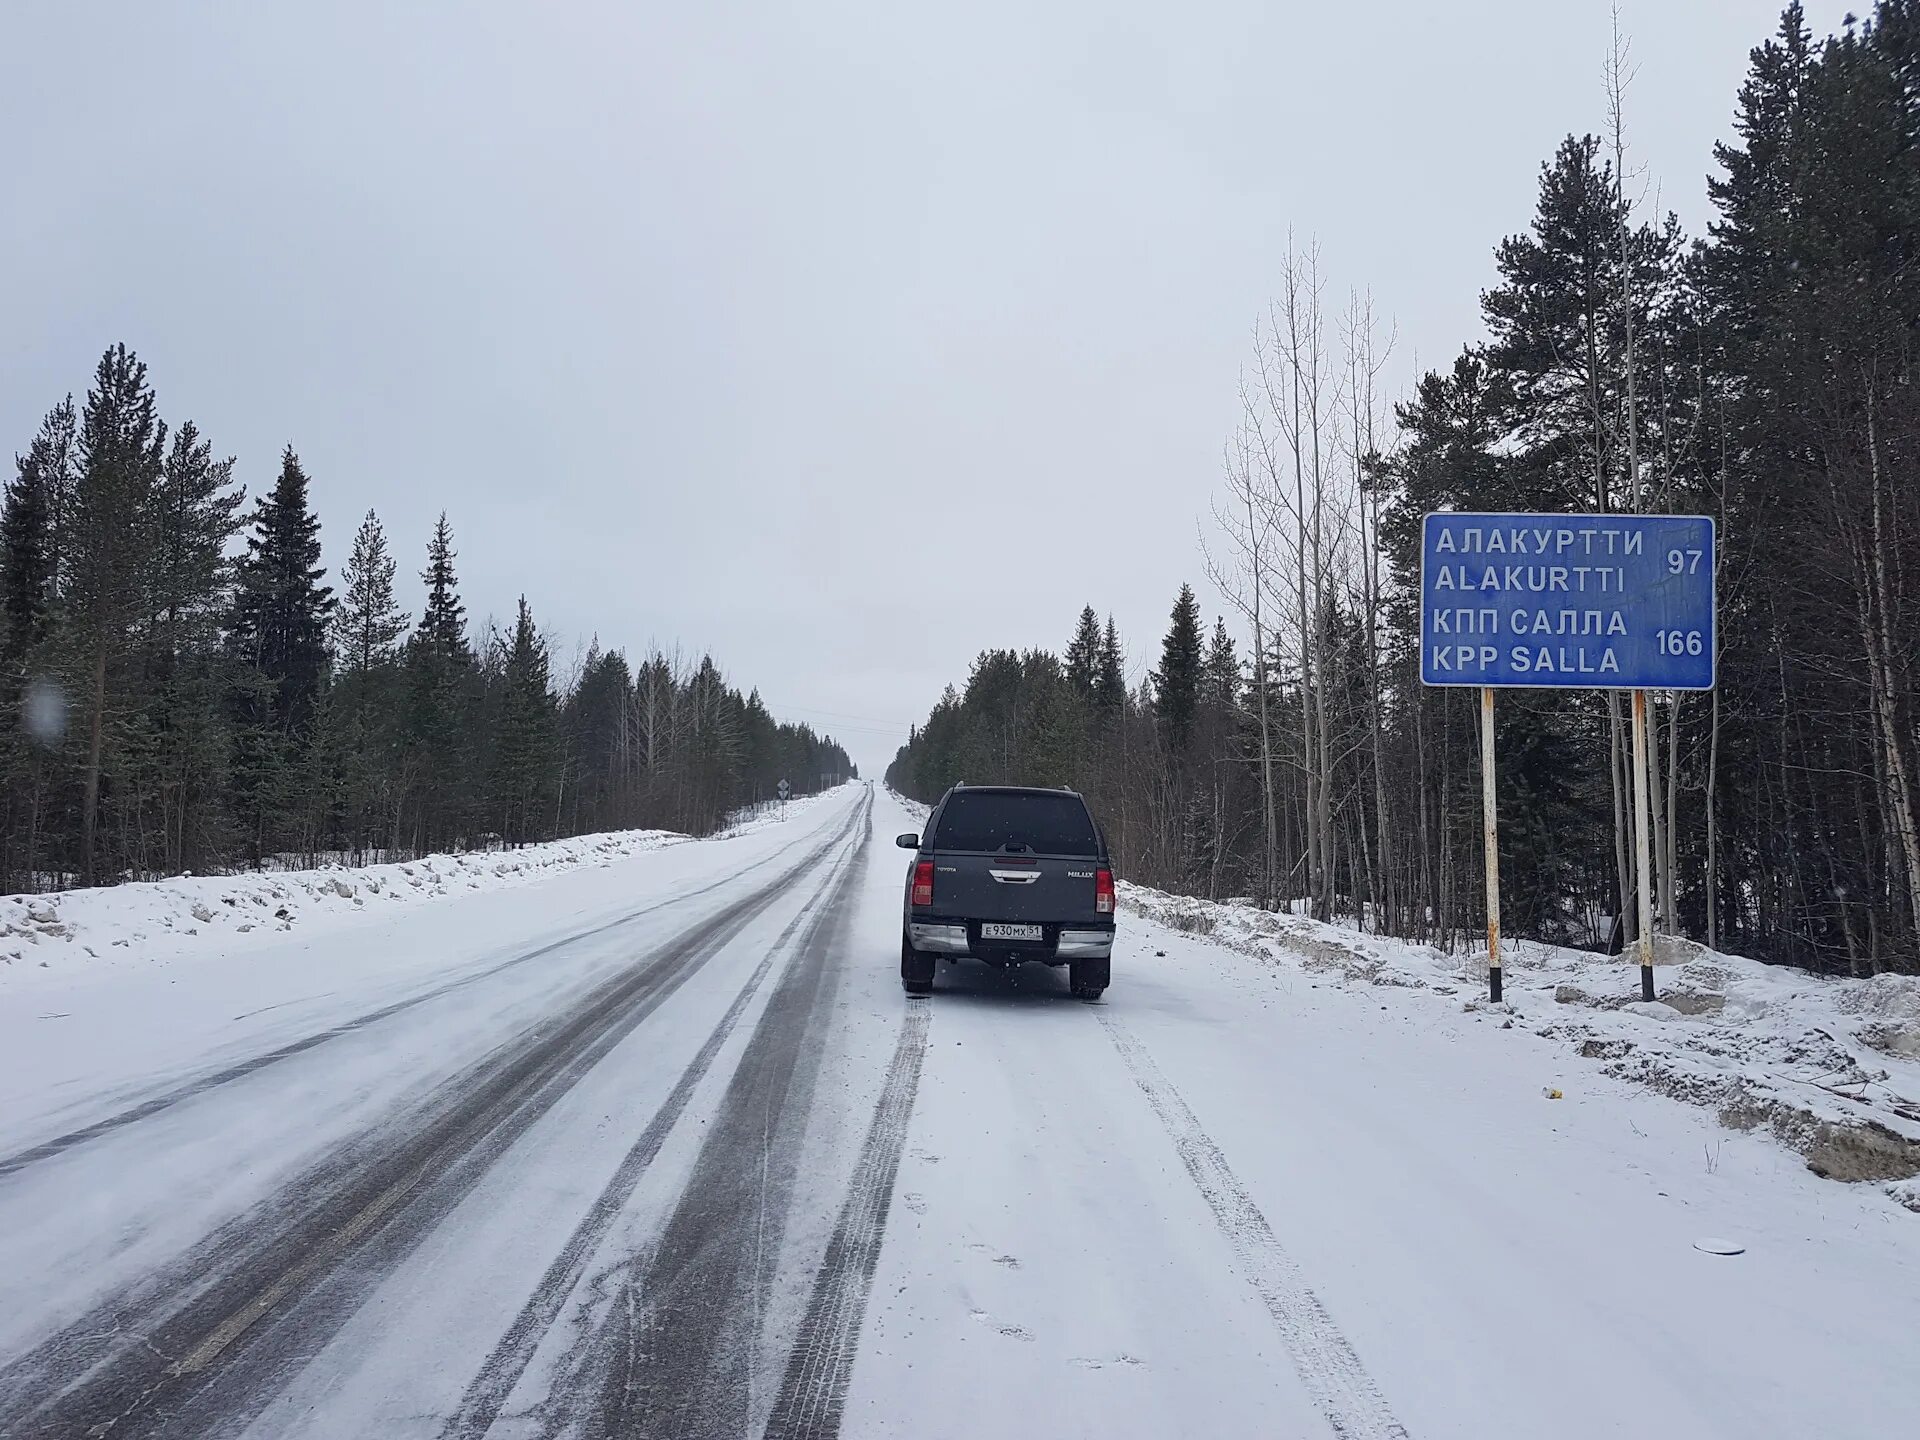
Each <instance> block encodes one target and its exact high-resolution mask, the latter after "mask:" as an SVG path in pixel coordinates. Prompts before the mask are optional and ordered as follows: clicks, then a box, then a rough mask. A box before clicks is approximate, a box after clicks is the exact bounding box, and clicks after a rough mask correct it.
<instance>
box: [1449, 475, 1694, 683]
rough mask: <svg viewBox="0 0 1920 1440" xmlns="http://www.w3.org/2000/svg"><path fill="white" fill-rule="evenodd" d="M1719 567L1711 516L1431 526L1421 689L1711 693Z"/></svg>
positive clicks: (1491, 519)
mask: <svg viewBox="0 0 1920 1440" xmlns="http://www.w3.org/2000/svg"><path fill="white" fill-rule="evenodd" d="M1713 562H1714V529H1713V520H1712V519H1711V518H1710V517H1708V516H1705V515H1463V514H1450V513H1434V514H1431V515H1428V516H1427V517H1426V521H1425V524H1424V525H1423V527H1422V536H1421V546H1420V678H1421V680H1422V681H1423V682H1425V683H1426V684H1428V685H1485V686H1494V687H1516V686H1539V687H1545V688H1553V689H1573V688H1597V689H1606V690H1711V689H1712V688H1713V680H1714V651H1715V648H1716V647H1715V644H1714V639H1715V636H1714V563H1713Z"/></svg>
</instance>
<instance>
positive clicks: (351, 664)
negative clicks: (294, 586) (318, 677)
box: [333, 510, 409, 676]
mask: <svg viewBox="0 0 1920 1440" xmlns="http://www.w3.org/2000/svg"><path fill="white" fill-rule="evenodd" d="M397 568H398V567H397V566H396V564H395V562H394V559H393V556H392V554H391V553H389V552H388V550H387V535H386V531H384V530H383V529H381V527H380V517H379V516H377V515H375V514H374V513H373V511H371V510H369V511H367V517H366V519H364V520H362V521H361V522H360V528H359V530H358V531H356V532H355V534H354V537H353V550H352V552H351V553H350V554H349V555H348V556H347V563H346V566H345V568H344V569H343V570H342V571H341V575H340V582H341V592H340V607H339V610H338V611H337V612H336V614H335V615H334V621H333V648H334V654H335V655H336V656H337V657H338V660H339V666H340V672H341V674H342V675H343V676H345V675H365V674H368V673H369V672H371V671H374V670H377V669H379V668H380V667H382V666H385V665H389V664H391V663H392V662H393V661H394V659H395V658H396V657H397V655H398V654H399V648H398V647H399V641H400V637H401V636H402V635H405V634H406V633H407V626H408V623H409V622H408V620H407V614H406V612H405V611H404V610H402V609H401V608H400V607H399V606H398V605H397V604H395V603H394V598H393V577H394V572H395V570H396V569H397Z"/></svg>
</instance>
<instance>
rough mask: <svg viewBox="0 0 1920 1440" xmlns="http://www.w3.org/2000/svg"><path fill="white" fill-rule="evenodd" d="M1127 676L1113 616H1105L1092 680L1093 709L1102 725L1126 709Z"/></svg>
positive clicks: (1118, 633)
mask: <svg viewBox="0 0 1920 1440" xmlns="http://www.w3.org/2000/svg"><path fill="white" fill-rule="evenodd" d="M1126 704H1127V675H1126V671H1125V670H1124V669H1123V668H1122V665H1121V658H1120V632H1119V631H1118V630H1116V629H1115V628H1114V624H1113V616H1111V615H1109V616H1107V628H1106V630H1105V631H1104V632H1102V634H1101V636H1100V660H1099V664H1098V666H1097V668H1096V670H1095V673H1094V679H1093V707H1094V710H1095V711H1096V712H1097V713H1098V714H1099V716H1100V717H1101V720H1102V722H1103V723H1105V722H1111V721H1112V720H1113V719H1115V718H1116V717H1118V716H1119V715H1120V713H1121V712H1122V711H1123V710H1124V709H1125V708H1126Z"/></svg>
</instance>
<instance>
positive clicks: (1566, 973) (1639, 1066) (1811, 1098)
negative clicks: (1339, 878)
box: [1120, 882, 1920, 1212]
mask: <svg viewBox="0 0 1920 1440" xmlns="http://www.w3.org/2000/svg"><path fill="white" fill-rule="evenodd" d="M1120 902H1121V905H1122V907H1123V908H1125V909H1127V910H1130V911H1132V912H1133V913H1135V914H1138V915H1142V916H1144V917H1146V918H1147V919H1150V920H1153V921H1156V922H1158V923H1159V924H1162V925H1165V926H1167V927H1168V928H1170V929H1173V930H1178V931H1183V932H1186V933H1188V934H1195V935H1201V936H1205V937H1208V938H1210V939H1212V940H1214V941H1216V942H1218V943H1220V944H1222V945H1224V946H1226V947H1228V948H1229V949H1231V950H1234V951H1237V952H1239V953H1240V954H1243V955H1248V956H1252V957H1254V958H1255V959H1258V960H1261V961H1263V962H1266V963H1269V964H1275V965H1292V966H1297V967H1299V968H1301V969H1303V970H1307V971H1314V972H1320V973H1325V974H1328V975H1331V976H1334V977H1336V978H1338V979H1340V980H1341V981H1343V982H1351V981H1363V982H1366V983H1368V984H1372V985H1378V986H1383V987H1393V988H1397V989H1400V990H1402V991H1405V992H1408V996H1409V998H1408V1000H1407V1002H1406V1003H1409V1004H1414V1003H1423V1002H1424V1003H1445V1004H1453V1005H1460V1006H1463V1007H1464V1008H1466V1009H1469V1010H1475V1009H1477V1010H1483V1011H1484V1010H1496V1009H1497V1010H1498V1011H1499V1012H1501V1013H1503V1014H1506V1015H1507V1016H1508V1017H1509V1018H1510V1020H1511V1022H1512V1023H1514V1024H1516V1025H1524V1026H1526V1027H1528V1028H1529V1029H1532V1030H1533V1031H1535V1033H1537V1034H1539V1035H1542V1036H1545V1037H1548V1038H1549V1039H1554V1040H1558V1041H1562V1042H1564V1043H1565V1044H1566V1045H1567V1046H1568V1047H1569V1048H1570V1049H1573V1050H1575V1051H1576V1052H1577V1053H1578V1054H1579V1055H1581V1056H1582V1057H1584V1058H1586V1059H1589V1060H1593V1061H1596V1062H1598V1063H1599V1064H1600V1065H1601V1067H1602V1068H1603V1069H1604V1070H1606V1071H1607V1073H1609V1074H1611V1075H1615V1076H1617V1077H1620V1078H1622V1079H1627V1080H1634V1081H1638V1082H1640V1083H1641V1084H1644V1085H1648V1086H1651V1087H1653V1088H1655V1089H1658V1090H1660V1091H1663V1092H1665V1093H1666V1094H1669V1095H1672V1096H1675V1097H1676V1098H1678V1099H1682V1100H1686V1101H1689V1102H1692V1103H1694V1104H1699V1105H1705V1106H1708V1107H1711V1108H1712V1109H1714V1110H1715V1111H1716V1112H1717V1113H1718V1115H1719V1118H1720V1120H1721V1122H1722V1123H1723V1124H1725V1125H1728V1126H1731V1127H1734V1128H1738V1129H1742V1130H1752V1129H1758V1128H1765V1129H1767V1130H1769V1131H1770V1132H1771V1133H1773V1134H1774V1135H1775V1136H1777V1137H1778V1138H1779V1139H1780V1140H1782V1141H1783V1142H1785V1143H1786V1144H1788V1145H1790V1146H1792V1147H1793V1148H1794V1149H1795V1150H1797V1151H1799V1152H1800V1154H1802V1155H1803V1156H1805V1157H1806V1160H1807V1165H1808V1168H1809V1169H1811V1170H1813V1171H1814V1172H1815V1173H1816V1174H1820V1175H1824V1176H1829V1177H1831V1178H1833V1179H1837V1180H1854V1181H1875V1182H1879V1183H1881V1184H1883V1185H1885V1186H1886V1189H1887V1193H1888V1194H1890V1195H1892V1196H1893V1197H1894V1198H1895V1199H1896V1200H1898V1201H1899V1202H1900V1203H1901V1204H1903V1205H1905V1206H1906V1207H1907V1208H1908V1209H1911V1210H1914V1211H1916V1212H1920V1178H1917V1177H1920V979H1917V978H1915V977H1912V976H1897V975H1881V976H1877V977H1875V978H1874V979H1871V980H1841V979H1830V978H1826V977H1823V976H1817V975H1808V974H1804V973H1802V972H1800V971H1797V970H1790V969H1787V968H1785V967H1782V966H1775V965H1764V964H1762V963H1760V962H1759V961H1757V960H1749V959H1747V958H1745V957H1743V956H1738V955H1725V954H1719V953H1717V952H1714V951H1711V950H1708V949H1706V948H1705V947H1704V946H1700V945H1696V944H1693V943H1692V942H1690V941H1685V940H1672V941H1666V940H1663V941H1662V942H1661V946H1660V947H1659V953H1657V955H1656V961H1657V971H1656V973H1657V975H1658V984H1659V994H1660V999H1659V1000H1656V1001H1653V1002H1651V1003H1646V1002H1642V1001H1641V1000H1640V998H1639V996H1640V985H1639V971H1638V968H1637V967H1636V966H1635V965H1633V964H1632V963H1631V962H1629V961H1623V960H1620V959H1618V958H1611V957H1608V956H1604V955H1595V954H1592V953H1591V952H1588V951H1583V950H1569V949H1564V948H1562V947H1560V946H1554V945H1543V944H1540V943H1537V942H1534V941H1511V940H1510V941H1507V942H1506V943H1505V944H1504V945H1503V946H1502V950H1501V959H1502V961H1503V963H1504V966H1505V970H1506V979H1505V986H1504V990H1505V996H1506V1003H1505V1004H1503V1005H1501V1006H1498V1007H1495V1006H1492V1005H1490V1004H1489V1003H1488V1001H1487V1000H1486V998H1485V990H1486V975H1487V957H1486V952H1485V951H1484V950H1479V951H1470V952H1467V953H1465V954H1457V955H1447V954H1444V953H1442V952H1441V951H1439V950H1436V949H1434V948H1432V947H1431V946H1427V945H1417V944H1412V943H1410V942H1407V941H1403V940H1395V939H1391V938H1388V937H1385V936H1378V935H1364V934H1361V933H1359V932H1357V931H1355V930H1351V929H1347V928H1344V927H1341V926H1336V925H1323V924H1320V923H1319V922H1317V921H1313V920H1309V919H1306V918H1304V917H1302V916H1298V915H1283V914H1274V913H1271V912H1268V911H1263V910H1258V909H1254V908H1253V907H1251V906H1249V905H1243V904H1232V903H1219V902H1213V901H1206V900H1196V899H1193V898H1191V897H1188V896H1181V895H1168V894H1164V893H1162V892H1160V891H1157V890H1149V889H1146V888H1145V887H1143V886H1139V885H1133V884H1128V883H1126V882H1122V883H1121V885H1120ZM1414 996H1418V997H1420V998H1419V999H1415V998H1413V997H1414Z"/></svg>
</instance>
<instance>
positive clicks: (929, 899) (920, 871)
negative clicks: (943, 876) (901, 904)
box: [913, 860, 933, 905]
mask: <svg viewBox="0 0 1920 1440" xmlns="http://www.w3.org/2000/svg"><path fill="white" fill-rule="evenodd" d="M913 903H914V904H916V905H931V904H933V862H932V861H931V860H922V861H921V862H920V863H919V864H918V865H916V866H914V867H913Z"/></svg>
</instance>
